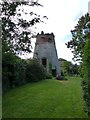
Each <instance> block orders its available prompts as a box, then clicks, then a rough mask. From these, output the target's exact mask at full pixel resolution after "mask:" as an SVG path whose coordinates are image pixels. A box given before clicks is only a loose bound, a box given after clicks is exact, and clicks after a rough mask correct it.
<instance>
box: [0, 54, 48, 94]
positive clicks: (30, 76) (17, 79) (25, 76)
mask: <svg viewBox="0 0 90 120" xmlns="http://www.w3.org/2000/svg"><path fill="white" fill-rule="evenodd" d="M45 78H46V72H45V70H44V68H43V66H42V65H40V64H39V63H38V62H37V61H36V60H22V59H20V58H18V57H16V56H15V55H14V54H13V53H6V54H4V55H3V59H2V91H3V92H4V91H7V90H8V89H10V88H14V87H16V86H19V85H22V84H25V83H27V82H37V81H40V80H43V79H45Z"/></svg>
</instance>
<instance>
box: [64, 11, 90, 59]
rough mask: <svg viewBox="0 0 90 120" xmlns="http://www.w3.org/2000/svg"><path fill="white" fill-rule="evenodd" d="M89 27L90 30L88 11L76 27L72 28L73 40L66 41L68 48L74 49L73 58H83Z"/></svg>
mask: <svg viewBox="0 0 90 120" xmlns="http://www.w3.org/2000/svg"><path fill="white" fill-rule="evenodd" d="M88 29H89V31H90V16H89V14H88V13H87V14H85V16H82V17H81V18H80V19H79V21H78V23H77V25H76V26H75V27H74V30H71V34H72V40H70V41H69V42H67V43H66V45H67V48H70V49H71V50H72V53H73V55H74V58H73V59H74V60H75V61H76V60H77V61H78V60H82V55H83V49H84V45H85V43H86V36H87V30H88Z"/></svg>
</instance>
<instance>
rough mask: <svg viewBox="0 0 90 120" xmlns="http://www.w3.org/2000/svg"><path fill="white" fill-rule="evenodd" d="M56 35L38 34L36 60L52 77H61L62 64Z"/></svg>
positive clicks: (35, 51) (35, 50)
mask: <svg viewBox="0 0 90 120" xmlns="http://www.w3.org/2000/svg"><path fill="white" fill-rule="evenodd" d="M54 38H55V37H54V34H53V33H51V34H49V33H46V34H44V32H41V34H37V36H36V43H35V49H34V56H33V58H34V59H37V60H38V61H39V62H40V63H41V64H42V65H43V66H44V67H45V69H46V71H47V72H49V73H51V74H52V75H54V76H56V75H60V64H59V61H58V55H57V50H56V45H55V39H54Z"/></svg>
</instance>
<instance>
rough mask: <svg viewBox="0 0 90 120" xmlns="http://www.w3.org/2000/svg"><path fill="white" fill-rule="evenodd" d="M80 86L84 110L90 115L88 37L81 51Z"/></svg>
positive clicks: (89, 54) (89, 42)
mask: <svg viewBox="0 0 90 120" xmlns="http://www.w3.org/2000/svg"><path fill="white" fill-rule="evenodd" d="M82 74H83V75H82V77H83V81H82V88H83V98H84V101H85V111H86V112H87V113H88V116H90V39H87V40H86V44H85V47H84V53H83V64H82Z"/></svg>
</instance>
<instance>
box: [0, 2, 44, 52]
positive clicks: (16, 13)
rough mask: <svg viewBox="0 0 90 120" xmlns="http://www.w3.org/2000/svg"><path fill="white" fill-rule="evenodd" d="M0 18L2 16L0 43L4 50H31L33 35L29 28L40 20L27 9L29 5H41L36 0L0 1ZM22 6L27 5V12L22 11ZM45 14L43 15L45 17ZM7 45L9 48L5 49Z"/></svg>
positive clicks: (39, 17)
mask: <svg viewBox="0 0 90 120" xmlns="http://www.w3.org/2000/svg"><path fill="white" fill-rule="evenodd" d="M1 6H2V10H1V13H2V14H1V18H2V43H3V47H4V49H5V50H6V52H8V51H11V52H14V53H20V52H21V51H24V52H31V38H32V36H33V33H32V30H31V31H30V30H29V28H31V27H32V26H34V25H35V24H36V23H39V22H42V20H41V16H40V15H38V14H36V13H34V12H33V11H29V8H30V7H33V6H42V5H41V4H39V3H38V2H37V0H36V2H33V1H28V2H27V1H25V2H12V1H7V2H2V3H1ZM24 6H27V7H28V12H27V11H24ZM22 13H25V14H24V15H26V14H28V15H29V16H31V19H30V20H29V21H27V20H26V19H24V18H25V17H23V15H22ZM45 17H46V16H43V18H45ZM6 46H7V48H8V47H9V49H6V48H5V47H6Z"/></svg>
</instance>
